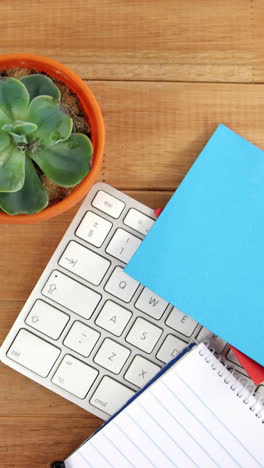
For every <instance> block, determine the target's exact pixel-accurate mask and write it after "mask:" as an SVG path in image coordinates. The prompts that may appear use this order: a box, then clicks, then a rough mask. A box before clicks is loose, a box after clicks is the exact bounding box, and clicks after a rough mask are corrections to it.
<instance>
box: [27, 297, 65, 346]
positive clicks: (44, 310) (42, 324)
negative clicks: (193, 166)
mask: <svg viewBox="0 0 264 468" xmlns="http://www.w3.org/2000/svg"><path fill="white" fill-rule="evenodd" d="M69 320H70V316H69V315H67V314H65V313H64V312H61V311H60V310H58V309H56V308H55V307H52V306H51V305H50V304H47V303H46V302H44V301H41V300H40V299H38V300H37V301H36V302H35V304H34V305H33V307H32V309H31V311H30V312H29V314H28V316H27V318H26V323H27V325H29V326H30V327H32V328H35V329H36V330H38V331H40V332H41V333H44V335H47V336H49V337H50V338H52V339H53V340H57V339H58V338H59V337H60V335H61V334H62V332H63V330H64V328H65V327H66V325H67V323H68V321H69Z"/></svg>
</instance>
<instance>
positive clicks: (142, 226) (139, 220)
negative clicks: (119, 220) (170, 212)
mask: <svg viewBox="0 0 264 468" xmlns="http://www.w3.org/2000/svg"><path fill="white" fill-rule="evenodd" d="M154 222H155V221H154V219H151V218H150V217H149V216H146V215H144V214H143V213H140V211H138V210H135V208H131V209H130V210H129V212H128V213H127V215H126V217H125V219H124V224H126V225H127V226H129V227H131V228H132V229H135V231H138V232H140V234H143V235H144V236H145V235H146V234H147V233H148V232H149V230H150V229H151V228H152V226H153V224H154Z"/></svg>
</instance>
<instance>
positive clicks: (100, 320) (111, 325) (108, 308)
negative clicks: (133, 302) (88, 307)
mask: <svg viewBox="0 0 264 468" xmlns="http://www.w3.org/2000/svg"><path fill="white" fill-rule="evenodd" d="M131 317H132V312H130V311H129V310H127V309H124V307H121V306H120V305H118V304H116V303H115V302H113V301H106V303H105V304H104V306H103V308H102V310H101V312H100V314H99V315H98V317H97V319H96V321H95V323H96V325H98V326H99V327H101V328H104V330H107V331H109V332H111V333H113V334H114V335H116V336H120V335H121V334H122V333H123V331H124V329H125V327H126V325H127V324H128V322H129V320H130V318H131Z"/></svg>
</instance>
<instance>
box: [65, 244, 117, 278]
mask: <svg viewBox="0 0 264 468" xmlns="http://www.w3.org/2000/svg"><path fill="white" fill-rule="evenodd" d="M59 265H60V266H62V267H64V268H66V269H67V270H69V271H71V272H72V273H75V274H76V275H78V276H80V277H81V278H83V279H85V280H87V281H89V282H90V283H92V284H94V285H95V286H98V285H99V284H100V283H101V281H102V279H103V277H104V275H105V274H106V272H107V270H108V268H109V267H110V265H111V262H110V261H109V260H107V259H106V258H104V257H101V255H98V254H96V253H95V252H93V251H92V250H89V249H87V248H86V247H83V246H82V245H80V244H78V243H77V242H75V241H71V242H69V244H68V245H67V247H66V250H65V251H64V253H63V254H62V256H61V258H60V260H59Z"/></svg>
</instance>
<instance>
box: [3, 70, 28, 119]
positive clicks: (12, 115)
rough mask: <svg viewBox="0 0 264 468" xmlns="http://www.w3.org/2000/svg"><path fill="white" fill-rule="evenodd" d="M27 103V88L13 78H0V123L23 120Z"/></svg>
mask: <svg viewBox="0 0 264 468" xmlns="http://www.w3.org/2000/svg"><path fill="white" fill-rule="evenodd" d="M28 104H29V94H28V91H27V88H26V87H25V86H24V85H23V83H21V81H19V80H16V79H15V78H3V79H1V80H0V124H1V126H2V125H3V124H5V123H8V122H12V121H14V120H24V117H25V115H26V112H27V108H28Z"/></svg>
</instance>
